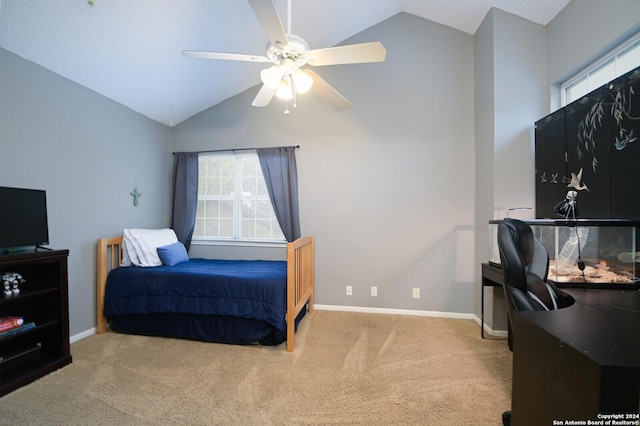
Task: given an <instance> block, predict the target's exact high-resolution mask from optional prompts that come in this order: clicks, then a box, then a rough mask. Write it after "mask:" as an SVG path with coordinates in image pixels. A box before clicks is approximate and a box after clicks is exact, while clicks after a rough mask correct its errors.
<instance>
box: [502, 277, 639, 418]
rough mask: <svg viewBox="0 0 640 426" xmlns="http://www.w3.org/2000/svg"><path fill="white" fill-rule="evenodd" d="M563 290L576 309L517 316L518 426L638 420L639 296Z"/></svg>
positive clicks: (514, 414) (515, 409)
mask: <svg viewBox="0 0 640 426" xmlns="http://www.w3.org/2000/svg"><path fill="white" fill-rule="evenodd" d="M563 290H564V291H566V292H567V293H570V294H571V295H572V296H573V297H574V298H575V299H576V303H575V304H574V305H572V306H570V307H567V308H564V309H559V310H556V311H550V312H516V313H515V314H514V319H513V321H514V323H513V330H514V335H513V337H514V351H513V390H512V392H513V394H512V407H511V411H512V424H513V425H515V426H521V425H536V426H537V425H551V424H553V421H554V420H558V421H566V420H582V421H585V422H587V421H588V420H592V421H594V420H601V419H600V418H598V414H605V413H609V414H626V413H636V414H637V413H638V412H639V411H640V313H639V312H638V311H640V292H638V291H632V290H629V291H620V290H593V289H590V290H578V289H563ZM609 305H613V306H615V307H613V306H609ZM616 307H617V308H616ZM634 420H637V418H635V419H634ZM585 424H586V423H585Z"/></svg>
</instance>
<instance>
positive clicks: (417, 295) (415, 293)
mask: <svg viewBox="0 0 640 426" xmlns="http://www.w3.org/2000/svg"><path fill="white" fill-rule="evenodd" d="M413 298H414V299H420V289H419V288H417V287H415V288H414V289H413Z"/></svg>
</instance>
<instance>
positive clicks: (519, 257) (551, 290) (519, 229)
mask: <svg viewBox="0 0 640 426" xmlns="http://www.w3.org/2000/svg"><path fill="white" fill-rule="evenodd" d="M498 249H499V250H500V262H501V264H502V265H501V266H502V273H503V274H504V296H505V300H506V302H507V315H508V317H509V327H510V330H509V331H510V332H511V331H512V332H513V333H517V332H518V330H513V329H511V324H513V318H512V316H513V312H515V311H550V310H553V309H560V308H564V307H567V306H571V305H572V304H573V302H574V299H573V297H571V296H570V295H568V294H567V293H565V292H563V291H562V290H559V289H558V288H557V287H556V286H555V285H553V283H550V282H547V273H548V271H549V254H548V253H547V250H546V249H545V248H544V246H543V245H542V244H541V243H540V241H538V239H537V238H536V237H535V236H534V235H533V231H532V230H531V227H530V226H529V225H527V224H526V223H524V222H522V221H520V220H516V219H505V220H504V221H503V222H502V223H501V224H500V225H498ZM511 334H512V333H509V349H511V350H512V351H513V338H512V336H511Z"/></svg>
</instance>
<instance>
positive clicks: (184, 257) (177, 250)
mask: <svg viewBox="0 0 640 426" xmlns="http://www.w3.org/2000/svg"><path fill="white" fill-rule="evenodd" d="M158 256H160V260H161V261H162V263H163V264H165V265H167V266H173V265H177V264H178V263H182V262H186V261H188V260H189V255H188V254H187V249H186V248H185V247H184V244H182V243H181V242H180V241H178V242H175V243H173V244H169V245H168V246H162V247H158Z"/></svg>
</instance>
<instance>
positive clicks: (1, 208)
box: [0, 186, 49, 250]
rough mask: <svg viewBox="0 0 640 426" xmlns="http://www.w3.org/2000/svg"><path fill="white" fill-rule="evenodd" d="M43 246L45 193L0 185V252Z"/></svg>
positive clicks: (46, 234) (46, 226)
mask: <svg viewBox="0 0 640 426" xmlns="http://www.w3.org/2000/svg"><path fill="white" fill-rule="evenodd" d="M46 244H49V224H48V221H47V194H46V192H45V191H42V190H38V189H22V188H8V187H4V186H0V250H7V249H11V248H17V247H28V246H42V245H46Z"/></svg>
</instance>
